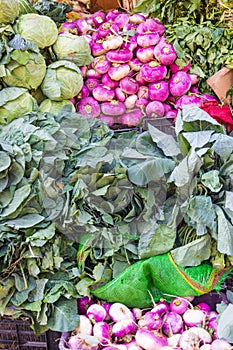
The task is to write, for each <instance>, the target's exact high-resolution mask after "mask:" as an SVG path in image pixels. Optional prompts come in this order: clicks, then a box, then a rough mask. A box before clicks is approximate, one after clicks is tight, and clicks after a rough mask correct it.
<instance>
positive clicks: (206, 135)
mask: <svg viewBox="0 0 233 350" xmlns="http://www.w3.org/2000/svg"><path fill="white" fill-rule="evenodd" d="M213 132H214V131H213V130H204V131H198V132H185V133H183V137H184V138H186V140H187V141H188V143H189V145H190V147H192V148H193V149H196V148H201V147H204V146H205V145H206V144H208V143H209V142H210V138H211V135H212V134H213Z"/></svg>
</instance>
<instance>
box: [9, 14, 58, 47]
mask: <svg viewBox="0 0 233 350" xmlns="http://www.w3.org/2000/svg"><path fill="white" fill-rule="evenodd" d="M15 30H16V32H17V33H18V34H19V35H21V36H22V38H23V39H25V40H29V41H31V42H32V43H33V44H35V45H37V46H38V47H39V48H40V49H44V48H45V47H47V46H51V45H53V44H54V43H55V41H56V40H57V37H58V29H57V26H56V23H55V22H54V21H53V20H52V19H51V18H50V17H48V16H43V15H39V14H37V13H27V14H25V15H22V16H20V17H19V19H18V20H17V21H16V28H15Z"/></svg>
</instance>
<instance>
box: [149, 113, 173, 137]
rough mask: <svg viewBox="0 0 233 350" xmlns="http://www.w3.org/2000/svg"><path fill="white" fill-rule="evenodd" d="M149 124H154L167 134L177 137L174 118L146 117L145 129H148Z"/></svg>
mask: <svg viewBox="0 0 233 350" xmlns="http://www.w3.org/2000/svg"><path fill="white" fill-rule="evenodd" d="M148 124H150V125H152V126H154V127H155V128H157V129H159V130H160V131H162V132H164V133H165V134H168V135H172V136H174V137H176V133H175V122H174V118H166V117H163V118H145V119H144V122H143V129H144V130H148Z"/></svg>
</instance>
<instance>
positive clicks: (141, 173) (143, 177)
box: [128, 157, 175, 186]
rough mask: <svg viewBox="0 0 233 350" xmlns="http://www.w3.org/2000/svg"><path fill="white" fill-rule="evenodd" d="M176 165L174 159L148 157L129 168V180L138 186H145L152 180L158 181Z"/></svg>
mask: <svg viewBox="0 0 233 350" xmlns="http://www.w3.org/2000/svg"><path fill="white" fill-rule="evenodd" d="M174 167H175V162H174V161H173V160H172V159H166V158H156V157H154V158H148V159H147V160H146V161H144V162H142V163H140V164H137V165H133V166H131V167H129V169H128V177H129V180H130V181H131V182H132V183H134V184H135V185H138V186H145V185H147V184H148V183H149V182H150V181H158V180H159V179H162V178H163V177H164V176H165V174H168V173H170V172H171V171H172V170H173V169H174Z"/></svg>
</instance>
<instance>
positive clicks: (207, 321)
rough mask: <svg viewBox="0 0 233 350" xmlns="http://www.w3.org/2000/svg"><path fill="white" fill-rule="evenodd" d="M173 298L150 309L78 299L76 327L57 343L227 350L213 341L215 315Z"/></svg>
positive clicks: (133, 349) (109, 348) (87, 349)
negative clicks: (78, 316)
mask: <svg viewBox="0 0 233 350" xmlns="http://www.w3.org/2000/svg"><path fill="white" fill-rule="evenodd" d="M190 300H191V301H192V300H193V298H180V297H173V298H172V300H171V301H170V303H168V302H166V301H160V302H158V303H154V305H153V307H152V308H151V309H140V308H136V307H135V308H131V309H129V308H128V307H127V306H125V305H124V304H121V303H118V302H116V303H103V302H100V303H96V301H94V300H93V299H88V298H87V297H83V298H81V299H79V304H78V305H79V308H78V311H79V314H80V323H79V325H78V327H77V328H76V329H75V330H74V331H73V332H72V333H71V334H69V335H67V334H65V335H64V336H63V339H62V341H61V342H60V350H65V349H71V350H77V349H79V350H99V349H105V350H116V349H118V350H142V349H145V350H159V349H161V350H169V349H171V350H172V349H173V350H228V349H229V350H230V349H232V345H231V344H230V343H229V342H227V341H226V340H224V339H218V338H217V317H218V312H217V311H216V310H211V307H210V306H209V304H208V303H206V302H198V303H196V305H195V306H193V304H192V303H191V302H190Z"/></svg>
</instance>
